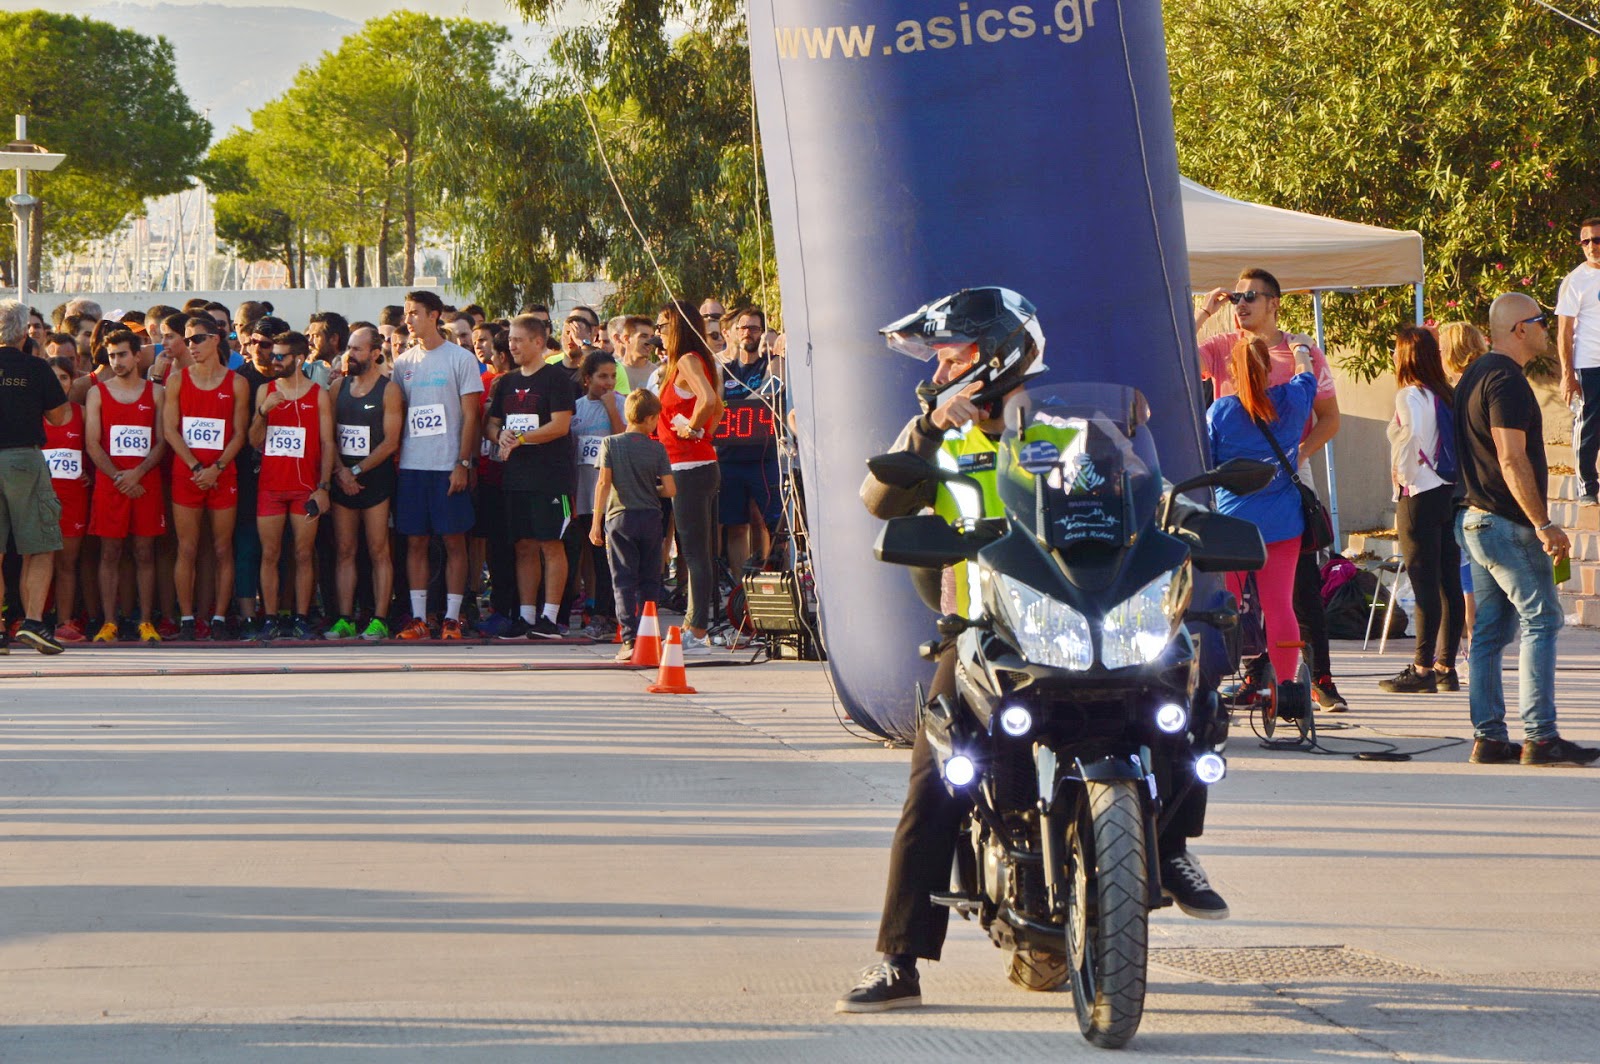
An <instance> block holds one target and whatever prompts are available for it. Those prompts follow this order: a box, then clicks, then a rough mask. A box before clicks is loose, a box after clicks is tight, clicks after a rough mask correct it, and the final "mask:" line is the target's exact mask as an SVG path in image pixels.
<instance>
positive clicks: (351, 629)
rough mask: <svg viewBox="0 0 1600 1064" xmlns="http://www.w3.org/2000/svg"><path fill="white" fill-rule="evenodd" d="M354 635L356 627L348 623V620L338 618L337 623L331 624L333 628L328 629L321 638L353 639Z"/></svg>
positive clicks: (346, 618)
mask: <svg viewBox="0 0 1600 1064" xmlns="http://www.w3.org/2000/svg"><path fill="white" fill-rule="evenodd" d="M356 634H357V633H356V626H355V625H353V624H351V623H350V618H348V617H340V618H339V619H338V620H337V621H334V622H333V627H332V628H329V629H328V631H327V633H326V634H325V635H324V636H323V637H322V638H324V639H354V638H355V637H356Z"/></svg>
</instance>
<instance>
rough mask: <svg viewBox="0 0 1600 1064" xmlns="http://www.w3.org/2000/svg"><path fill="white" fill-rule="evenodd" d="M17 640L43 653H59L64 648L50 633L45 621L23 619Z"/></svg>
mask: <svg viewBox="0 0 1600 1064" xmlns="http://www.w3.org/2000/svg"><path fill="white" fill-rule="evenodd" d="M17 642H19V643H26V644H27V645H28V646H30V647H32V648H33V649H35V650H37V651H38V652H39V653H41V654H59V653H61V651H62V650H63V649H64V648H63V647H62V646H61V644H60V643H58V642H56V641H55V640H54V639H53V638H51V635H50V629H49V627H48V626H47V625H46V624H45V623H44V622H43V621H23V622H22V624H21V626H20V627H18V628H17Z"/></svg>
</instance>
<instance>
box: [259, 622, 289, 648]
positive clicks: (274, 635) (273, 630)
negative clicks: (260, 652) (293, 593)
mask: <svg viewBox="0 0 1600 1064" xmlns="http://www.w3.org/2000/svg"><path fill="white" fill-rule="evenodd" d="M286 627H287V624H286V622H283V621H280V620H278V618H276V617H268V618H267V619H266V620H264V621H262V622H261V629H260V630H259V631H258V632H257V633H256V639H257V640H258V641H260V642H262V643H270V642H272V641H273V640H274V639H282V638H283V637H284V636H285V635H287V634H288V633H287V632H286V631H285V630H284V629H285V628H286Z"/></svg>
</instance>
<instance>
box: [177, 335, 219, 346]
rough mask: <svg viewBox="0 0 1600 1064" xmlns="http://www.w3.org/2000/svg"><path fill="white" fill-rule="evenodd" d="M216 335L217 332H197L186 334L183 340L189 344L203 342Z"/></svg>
mask: <svg viewBox="0 0 1600 1064" xmlns="http://www.w3.org/2000/svg"><path fill="white" fill-rule="evenodd" d="M215 335H216V333H195V334H194V335H193V336H185V337H184V338H183V341H184V343H188V344H203V343H205V342H206V341H207V340H209V339H211V338H212V337H213V336H215Z"/></svg>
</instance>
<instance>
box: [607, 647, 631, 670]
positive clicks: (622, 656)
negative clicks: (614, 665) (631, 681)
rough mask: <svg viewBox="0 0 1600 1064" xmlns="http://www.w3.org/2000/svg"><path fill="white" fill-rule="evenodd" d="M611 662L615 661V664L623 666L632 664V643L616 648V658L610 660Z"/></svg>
mask: <svg viewBox="0 0 1600 1064" xmlns="http://www.w3.org/2000/svg"><path fill="white" fill-rule="evenodd" d="M611 660H612V661H616V662H620V663H622V664H624V665H628V664H632V662H633V644H632V643H623V644H622V645H620V646H618V647H617V656H616V657H614V658H612V659H611Z"/></svg>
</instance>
